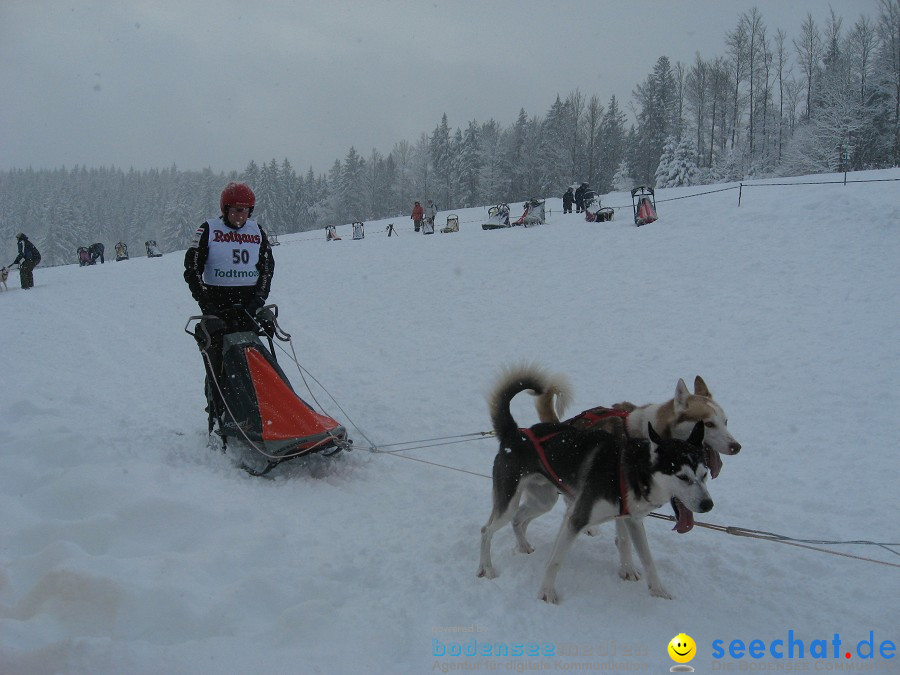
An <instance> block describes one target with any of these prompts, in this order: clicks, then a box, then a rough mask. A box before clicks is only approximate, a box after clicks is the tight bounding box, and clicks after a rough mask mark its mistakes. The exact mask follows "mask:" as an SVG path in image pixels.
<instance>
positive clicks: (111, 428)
mask: <svg viewBox="0 0 900 675" xmlns="http://www.w3.org/2000/svg"><path fill="white" fill-rule="evenodd" d="M829 178H833V179H837V178H839V177H838V176H832V177H823V176H815V177H810V178H808V179H802V178H801V179H791V180H794V181H802V180H816V181H819V180H823V179H829ZM850 178H853V179H860V178H878V179H897V178H900V170H890V171H879V172H871V173H862V174H853V175H851V176H850ZM775 182H785V181H775ZM896 185H897V183H894V182H879V183H855V184H849V185H847V186H843V185H805V186H798V187H771V188H759V187H755V188H747V187H745V188H744V190H743V199H742V205H741V206H740V208H738V205H737V191H736V190H729V191H724V192H718V193H715V194H709V195H705V196H702V197H696V198H691V199H681V200H676V201H663V200H665V199H670V198H672V197H679V196H684V195H689V194H695V193H698V192H703V191H706V190H709V189H714V188H710V187H706V188H683V189H672V190H664V191H660V192H659V193H658V195H657V198H658V201H659V203H658V211H659V214H660V219H659V221H658V222H656V223H654V224H652V225H648V226H646V227H642V228H635V227H634V226H633V225H632V224H631V214H630V198H629V196H628V195H627V193H617V194H613V195H609V196H606V197H604V203H605V204H607V205H611V206H625V205H627V206H628V208H627V209H624V210H619V211H617V213H616V219H615V220H614V221H613V222H611V223H598V224H589V223H586V222H584V220H582V218H581V216H580V215H575V214H573V215H563V214H562V213H561V206H560V200H558V199H550V200H548V206H549V207H550V208H551V209H552V213H551V214H550V215H549V218H548V223H547V224H546V225H544V226H539V227H534V228H528V229H523V228H514V229H510V230H500V231H492V232H485V231H482V229H481V228H480V222H481V219H482V218H483V217H484V214H485V209H468V210H461V211H459V212H457V213H458V215H459V217H460V222H461V231H460V232H459V233H458V234H440V233H436V234H435V235H434V236H421V235H417V234H414V233H413V232H412V227H411V221H410V220H409V218H408V217H407V216H401V217H398V218H397V219H395V220H393V221H378V222H372V223H368V224H367V228H366V238H365V239H364V240H362V241H352V240H351V239H350V227H349V225H346V226H341V227H340V228H339V232H340V234H341V235H342V236H343V240H342V241H339V242H330V243H326V241H325V237H324V233H323V232H313V233H303V234H297V235H288V236H283V237H281V241H282V243H283V245H282V246H279V247H278V248H276V249H275V259H276V264H277V267H276V273H275V280H274V284H273V290H272V294H271V297H270V300H271V301H273V302H275V303H277V304H278V305H279V307H280V311H281V318H282V323H283V325H284V327H285V328H286V329H287V330H288V331H289V332H291V333H292V334H293V335H294V343H295V346H296V349H297V354H298V357H299V360H300V363H301V364H302V365H303V366H304V367H306V368H307V369H309V371H310V372H312V373H313V374H314V375H315V376H316V377H317V378H318V379H319V380H320V381H321V382H322V383H323V384H324V385H325V387H326V388H327V390H328V392H329V393H330V395H331V396H333V397H334V399H335V400H336V401H337V402H338V403H339V404H340V406H341V408H343V411H344V412H341V411H340V410H338V409H337V408H336V407H335V406H334V405H333V404H332V403H331V402H330V401H329V398H328V395H326V394H325V393H324V392H322V391H321V390H320V389H314V393H315V395H316V398H317V399H318V400H319V401H321V402H322V403H323V404H326V405H325V407H326V410H327V411H328V412H329V414H331V415H333V416H334V417H336V418H337V419H338V420H340V421H341V422H342V423H344V424H345V425H347V426H348V428H349V429H350V433H351V436H352V437H353V438H354V439H355V442H356V444H357V446H358V447H357V449H356V450H354V451H353V452H351V453H345V454H344V455H342V456H339V457H337V458H333V459H329V460H325V459H323V458H320V457H313V458H309V459H304V460H301V461H298V462H293V463H289V464H287V465H285V466H283V467H279V468H278V469H276V470H275V471H274V472H273V473H272V474H271V476H272V479H271V480H269V479H260V478H253V477H250V476H248V475H247V474H245V473H244V472H242V471H241V470H239V469H238V468H236V465H235V458H234V457H231V456H228V455H222V454H221V453H218V452H217V451H213V450H211V449H208V448H207V445H206V443H207V437H206V433H205V432H206V419H205V414H204V412H203V407H204V400H203V395H202V366H201V361H200V357H199V354H198V352H197V349H196V347H195V345H194V342H193V339H192V338H191V337H189V336H187V335H186V334H185V333H184V332H183V330H182V329H183V327H184V325H185V322H186V321H187V318H188V316H190V315H191V314H195V313H196V311H197V308H196V305H195V304H194V302H193V301H192V299H191V297H190V294H189V293H188V289H187V286H186V285H185V283H184V281H183V279H182V276H181V272H182V255H180V254H177V253H173V254H170V255H166V256H164V257H162V258H157V259H147V258H144V257H135V258H133V259H131V260H129V261H127V262H119V263H115V262H112V263H109V262H108V263H107V264H105V265H97V266H94V267H85V268H79V267H77V266H75V265H70V266H64V267H57V268H51V269H44V268H40V267H39V268H38V269H37V270H36V272H35V280H36V283H37V286H36V288H34V289H33V290H30V291H28V292H27V293H25V292H23V291H21V290H20V289H19V288H18V279H17V276H16V274H15V272H13V275H12V277H11V279H10V286H11V289H10V292H9V293H3V294H0V317H2V325H3V331H2V334H3V386H2V387H0V423H2V428H3V440H2V451H0V462H2V465H0V466H2V471H0V513H2V514H3V517H2V521H0V673H4V674H8V673H27V674H29V675H34V674H39V673H138V674H148V675H149V674H157V673H213V672H214V673H251V672H253V673H257V672H260V673H352V672H373V673H428V672H450V671H451V670H455V671H460V670H465V671H467V672H526V671H535V670H541V671H544V672H547V671H554V672H570V671H584V670H593V671H601V670H604V669H605V670H607V671H616V670H620V671H631V672H634V671H637V672H641V671H643V672H653V673H659V672H667V671H668V669H669V667H670V666H672V665H673V661H672V660H671V659H670V658H669V656H668V653H667V645H668V642H669V641H670V640H671V639H672V638H673V637H675V636H676V635H677V634H679V633H686V634H688V635H690V636H692V638H693V639H694V641H695V642H696V644H697V657H696V658H695V659H694V660H693V662H692V663H691V664H690V665H692V666H694V667H695V668H696V671H697V672H711V671H714V670H722V671H725V670H726V669H729V668H731V669H734V670H739V669H745V670H746V669H748V668H756V669H762V670H770V669H771V670H774V669H776V668H780V669H782V670H783V669H785V668H786V667H787V668H792V669H793V670H798V669H807V670H810V671H815V670H822V671H824V670H826V669H827V670H831V669H834V668H836V667H842V668H850V667H856V668H868V669H871V670H878V671H880V672H900V668H898V664H900V657H898V656H896V651H894V652H891V649H890V646H889V645H890V644H893V645H896V644H897V643H898V642H900V609H898V603H897V598H898V591H900V568H898V564H900V556H898V554H897V551H900V546H895V547H894V550H893V551H891V550H888V549H885V548H882V547H876V546H866V545H841V546H823V547H821V548H827V549H828V550H830V551H835V552H840V553H847V554H851V555H854V556H863V557H866V558H873V559H877V560H879V561H882V562H886V563H891V565H892V566H890V565H884V564H880V563H875V562H870V561H865V560H859V559H854V558H848V557H838V556H835V555H830V554H827V553H822V552H819V551H815V550H810V549H804V548H799V547H795V546H788V545H784V544H780V543H776V542H770V541H764V540H761V539H753V538H740V537H733V536H728V535H726V534H723V533H721V532H717V531H714V530H710V529H705V528H701V527H698V528H695V529H694V531H692V532H691V533H689V534H686V535H678V534H676V533H674V532H672V531H671V529H670V528H671V523H669V522H666V521H663V520H658V519H648V520H647V530H648V535H649V538H650V545H651V548H652V550H653V553H654V556H655V559H656V562H657V565H658V567H659V571H660V575H661V577H662V579H663V582H664V583H665V584H666V586H667V587H668V589H669V590H670V591H671V592H672V593H673V594H674V595H675V599H673V600H661V599H658V598H653V597H650V596H649V594H648V592H647V588H646V586H645V584H644V583H643V582H640V583H629V582H624V581H621V580H619V578H618V576H617V574H616V570H617V556H616V551H615V547H614V545H613V536H612V531H613V528H612V527H611V526H609V525H608V526H605V527H604V528H603V529H602V532H601V534H600V536H598V537H594V538H589V537H582V538H580V539H579V540H578V542H577V543H576V545H575V547H574V548H573V550H572V552H571V555H570V556H569V557H568V559H567V560H566V562H565V565H564V566H563V568H562V570H561V572H560V574H559V578H558V585H557V588H558V590H559V592H560V596H561V601H562V602H561V604H560V605H558V606H550V605H547V604H545V603H543V602H541V601H540V600H539V599H538V598H537V592H538V586H539V583H540V580H541V577H542V574H543V569H544V565H545V563H546V561H547V557H548V555H549V553H550V549H551V546H552V543H553V538H554V536H555V533H556V530H557V528H558V526H559V523H560V518H561V515H562V506H561V505H557V507H556V509H555V510H554V511H553V512H552V513H550V514H547V515H546V516H544V517H543V518H541V519H539V520H538V521H536V522H535V523H534V524H533V525H532V527H531V529H530V530H529V534H530V538H531V540H532V543H533V544H534V545H535V547H536V551H535V552H534V553H533V554H532V555H530V556H526V555H522V554H518V553H515V552H514V550H513V546H514V540H513V536H512V532H511V531H510V530H509V529H508V528H507V529H505V530H503V531H501V532H500V533H498V535H497V536H496V537H495V540H494V542H495V547H494V550H495V557H494V562H495V564H496V566H497V569H498V571H499V572H500V576H499V577H498V578H497V579H495V580H490V581H489V580H485V579H476V577H475V572H476V568H477V565H478V538H479V528H480V527H481V525H483V524H484V522H485V520H486V519H487V517H488V514H489V511H490V502H491V498H490V492H491V484H490V480H489V479H488V478H487V476H488V475H489V473H490V468H491V463H492V459H493V455H494V453H495V450H496V444H495V441H494V440H492V439H481V440H474V441H472V440H469V441H466V442H462V443H457V444H449V445H434V446H433V447H427V448H419V449H415V450H409V451H405V452H401V453H396V454H392V455H389V454H376V453H373V452H370V451H368V450H367V449H366V448H367V447H368V445H369V442H370V441H371V442H374V443H376V444H379V445H387V444H393V443H400V442H406V441H423V440H424V439H435V438H439V439H443V438H447V437H452V436H454V435H457V434H468V433H475V432H480V431H487V430H488V429H489V428H490V423H489V420H488V415H487V409H486V405H485V402H484V392H485V390H486V389H487V387H488V386H489V384H490V382H491V380H492V378H493V376H494V374H495V372H496V369H497V367H498V366H500V365H502V364H507V363H510V362H514V361H519V360H522V359H532V360H537V361H539V362H541V363H542V364H544V365H545V366H546V367H547V368H549V369H551V370H554V371H560V372H564V373H566V374H568V375H569V377H570V378H571V380H572V383H573V385H574V388H575V394H576V400H575V404H574V406H573V408H572V409H571V411H572V412H573V413H574V412H578V411H580V410H583V409H585V408H588V407H592V406H595V405H601V404H609V403H613V402H616V401H619V400H623V399H627V400H631V401H634V402H637V403H643V402H650V401H662V400H664V399H666V398H668V397H669V396H671V395H672V393H673V392H674V388H675V384H676V382H677V380H678V378H685V379H686V380H688V381H689V382H690V381H691V380H692V379H693V377H694V375H696V374H698V373H700V374H702V375H703V376H704V378H705V379H706V381H707V382H708V384H709V386H710V388H711V389H712V391H713V393H714V394H715V396H716V398H717V399H718V400H719V401H720V402H721V403H722V404H723V406H724V407H725V409H726V410H727V411H728V413H729V416H730V423H729V427H730V429H731V431H732V433H733V434H734V435H735V436H736V437H737V438H738V439H739V440H740V441H741V443H742V444H743V446H744V449H743V451H742V452H741V453H740V454H739V455H738V456H734V457H725V458H724V462H725V466H724V469H723V471H722V473H721V475H720V476H719V478H718V479H716V480H715V481H714V482H712V483H711V485H710V489H711V492H712V495H713V498H714V499H715V503H716V506H715V508H714V509H713V511H711V512H710V513H708V514H705V515H703V516H699V517H698V520H700V521H702V522H706V523H714V524H719V525H733V526H740V527H746V528H755V529H759V530H765V531H772V532H777V533H779V534H783V535H786V536H790V537H796V538H800V539H826V540H869V541H875V542H889V543H891V542H900V525H898V520H897V518H896V506H895V496H896V490H897V485H898V478H900V476H898V474H900V471H898V468H900V460H898V453H897V449H896V448H897V441H898V438H900V423H898V417H897V413H898V410H900V386H898V383H897V382H898V380H897V377H898V374H900V369H898V366H900V341H898V335H900V303H898V289H900V272H898V265H897V261H898V259H900V229H898V223H900V191H898V189H897V187H896ZM717 187H721V186H717ZM520 213H521V205H520V204H514V205H512V215H513V217H516V216H518V215H519V214H520ZM210 215H213V214H210ZM447 215H448V212H446V211H445V212H442V213H440V214H439V216H438V226H440V225H442V224H443V223H444V222H445V220H446V216H447ZM388 222H394V223H395V225H396V227H397V230H398V232H399V236H398V237H390V238H389V237H387V236H385V227H386V225H387V223H388ZM131 243H132V249H133V250H137V249H138V248H139V246H138V245H137V242H131ZM6 250H7V253H6V255H7V259H8V260H11V259H12V257H13V256H14V251H13V247H12V244H11V243H9V242H8V243H7V249H6ZM4 262H6V259H4ZM280 357H281V362H282V364H285V365H286V371H287V372H288V374H289V376H290V377H291V379H292V381H293V382H294V383H295V385H298V386H299V385H301V384H302V383H301V380H300V376H299V373H298V372H297V369H296V368H295V367H293V364H290V363H289V362H288V361H287V358H286V357H285V356H284V355H283V354H281V355H280ZM301 393H303V394H305V393H306V392H301ZM305 397H306V398H307V399H309V397H308V396H305ZM514 414H515V415H516V418H517V420H518V421H519V423H520V424H523V425H524V424H532V423H534V422H535V421H536V418H535V415H534V411H533V408H532V402H531V399H530V397H528V396H527V395H522V396H520V397H518V398H517V399H516V400H515V401H514ZM438 442H439V441H435V443H438ZM412 445H429V443H418V442H416V443H412ZM412 459H419V460H423V461H425V462H432V463H433V464H428V463H423V462H420V461H411V460H412ZM445 467H452V468H445ZM454 469H459V470H454ZM664 512H668V511H667V510H666V511H664ZM735 640H740V641H742V644H743V651H742V650H741V648H740V645H735V644H733V641H735ZM754 640H758V641H759V643H756V644H755V645H754V646H753V648H752V649H751V643H752V641H754ZM837 640H839V641H840V642H839V643H838V642H836V641H837ZM779 641H780V642H779ZM817 641H818V642H817ZM870 641H871V644H872V645H873V653H872V658H869V659H866V658H864V657H865V656H866V654H867V653H869V647H868V644H869V643H870ZM886 641H888V642H886ZM504 646H506V647H508V648H509V649H510V650H512V652H513V653H515V652H516V651H520V652H522V655H521V656H509V657H506V656H497V654H498V653H502V649H503V648H504ZM801 647H803V649H804V653H803V656H802V658H801V657H800V648H801ZM760 650H762V651H760ZM789 650H790V653H789ZM472 651H476V652H477V654H476V655H474V656H473V655H470V652H472ZM488 651H490V653H489V654H488V653H487V652H488ZM531 651H537V652H539V655H537V656H532V655H530V654H529V652H531ZM779 653H781V654H782V655H783V658H780V659H779V658H778V657H777V655H778V654H779ZM835 653H837V657H835ZM846 654H849V655H850V658H847V656H846ZM792 657H793V658H792Z"/></svg>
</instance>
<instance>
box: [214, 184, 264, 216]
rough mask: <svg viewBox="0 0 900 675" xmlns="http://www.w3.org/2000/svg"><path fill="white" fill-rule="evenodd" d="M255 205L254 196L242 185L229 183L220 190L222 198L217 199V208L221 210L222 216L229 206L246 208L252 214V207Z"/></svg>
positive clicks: (251, 191)
mask: <svg viewBox="0 0 900 675" xmlns="http://www.w3.org/2000/svg"><path fill="white" fill-rule="evenodd" d="M255 205H256V195H255V194H253V190H251V189H250V188H249V187H248V186H247V185H246V184H244V183H229V184H228V185H226V186H225V189H224V190H222V196H221V198H220V199H219V206H220V207H221V208H222V214H223V215H224V214H225V209H226V208H228V207H229V206H247V207H249V208H250V213H253V207H254V206H255Z"/></svg>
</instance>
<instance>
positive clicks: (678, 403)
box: [675, 377, 691, 408]
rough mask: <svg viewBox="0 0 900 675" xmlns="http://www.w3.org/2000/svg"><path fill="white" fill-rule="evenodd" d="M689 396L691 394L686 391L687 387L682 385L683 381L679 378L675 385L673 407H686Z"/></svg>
mask: <svg viewBox="0 0 900 675" xmlns="http://www.w3.org/2000/svg"><path fill="white" fill-rule="evenodd" d="M690 395H691V392H689V391H688V388H687V385H686V384H685V383H684V380H683V379H681V378H680V377H679V378H678V384H676V385H675V407H676V408H684V407H686V406H687V400H688V396H690Z"/></svg>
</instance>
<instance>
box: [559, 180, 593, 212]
mask: <svg viewBox="0 0 900 675" xmlns="http://www.w3.org/2000/svg"><path fill="white" fill-rule="evenodd" d="M590 189H591V188H590V184H588V183H587V182H584V183H582V184H581V185H579V186H578V187H577V188H573V187H572V186H569V188H568V189H567V190H566V191H565V193H564V194H563V197H562V201H563V213H572V205H573V204H574V205H575V213H582V212H583V211H584V193H585V192H587V191H588V190H590Z"/></svg>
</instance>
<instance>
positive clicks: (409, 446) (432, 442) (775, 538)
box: [279, 341, 900, 569]
mask: <svg viewBox="0 0 900 675" xmlns="http://www.w3.org/2000/svg"><path fill="white" fill-rule="evenodd" d="M288 344H290V345H291V353H290V354H288V352H287V350H286V349H284V347H281V345H279V348H281V350H282V351H283V352H284V353H285V354H288V358H290V359H291V360H292V361H293V362H294V364H295V365H296V366H297V369H298V370H299V372H300V375H301V377H302V378H303V382H304V384H305V385H306V388H307V390H308V391H309V393H310V396H312V397H313V400H314V401H315V400H316V399H315V395H314V394H313V393H312V390H311V389H310V387H309V384H308V383H307V382H306V378H307V377H309V378H310V379H311V380H312V381H313V382H315V383H316V384H317V385H318V386H319V387H320V388H321V389H322V391H324V392H325V393H326V394H327V395H328V398H329V399H331V401H332V402H334V404H335V405H336V406H337V408H338V409H339V410H340V411H341V413H342V414H343V415H344V416H345V418H346V419H347V421H348V422H349V423H350V425H352V426H353V428H354V429H356V430H357V431H358V432H359V434H360V436H362V437H363V438H364V439H365V440H366V441H367V442H368V443H369V447H361V446H353V447H354V448H358V449H362V450H369V451H370V452H372V453H375V454H379V455H387V456H390V457H399V458H401V459H406V460H410V461H413V462H419V463H421V464H428V465H430V466H434V467H437V468H440V469H445V470H448V471H456V472H458V473H463V474H467V475H470V476H477V477H480V478H487V479H488V480H492V478H491V476H489V475H487V474H485V473H479V472H477V471H470V470H468V469H461V468H459V467H455V466H451V465H449V464H442V463H440V462H433V461H429V460H426V459H422V458H420V457H410V456H409V455H404V454H401V453H403V452H406V451H409V450H420V449H425V448H434V447H440V446H445V445H453V444H456V443H468V442H471V441H475V440H480V439H486V438H492V437H494V436H495V435H496V434H495V433H494V432H493V431H476V432H472V433H467V434H456V435H453V436H437V437H433V438H425V439H419V440H412V441H402V442H396V443H389V444H383V445H380V446H378V445H376V444H375V443H374V442H372V440H371V439H370V438H369V437H368V436H366V434H365V433H364V432H363V431H362V429H360V428H359V426H358V425H357V424H356V422H354V421H353V420H352V419H351V418H350V416H349V415H348V414H347V412H346V411H345V410H344V408H343V407H342V406H341V405H340V403H338V401H337V399H335V398H334V396H332V395H331V393H330V392H329V391H328V389H327V388H326V387H325V386H324V385H323V384H322V383H321V382H320V381H319V380H318V379H316V377H315V376H314V375H312V373H310V372H309V370H308V369H306V368H305V367H304V366H302V365H300V362H299V361H298V360H297V354H296V352H295V351H294V345H293V342H290V341H289V343H288ZM316 404H317V405H319V407H320V408H322V406H321V404H319V402H318V401H316ZM399 446H403V447H399ZM385 448H395V449H394V450H386V449H385ZM648 516H649V517H651V518H657V519H659V520H668V521H670V522H674V521H675V517H674V516H669V515H666V514H663V513H657V512H655V511H654V512H651V513H649V514H648ZM694 525H695V526H697V527H701V528H704V529H707V530H712V531H714V532H721V533H723V534H730V535H732V536H735V537H747V538H752V539H761V540H763V541H772V542H776V543H779V544H787V545H789V546H795V547H798V548H803V549H807V550H810V551H817V552H819V553H826V554H829V555H834V556H840V557H843V558H852V559H854V560H861V561H864V562H870V563H876V564H878V565H884V566H886V567H893V568H895V569H900V564H898V563H892V562H888V561H886V560H877V559H875V558H868V557H865V556H859V555H854V554H851V553H843V552H841V551H831V550H828V549H825V548H821V547H822V546H844V545H856V546H877V547H879V548H882V549H884V550H885V551H889V552H890V553H893V554H894V555H896V556H900V551H895V550H894V549H893V548H891V547H900V543H886V542H876V541H868V540H829V539H798V538H795V537H788V536H786V535H781V534H776V533H774V532H767V531H765V530H754V529H751V528H746V527H738V526H734V525H716V524H714V523H706V522H703V521H699V520H695V521H694ZM813 544H817V546H813Z"/></svg>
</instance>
